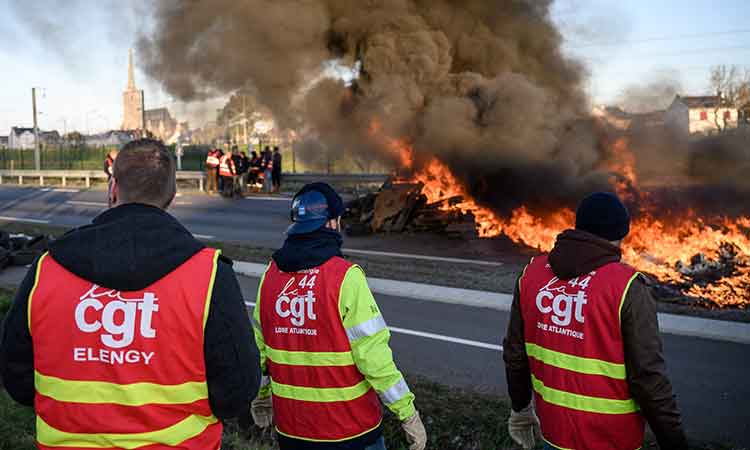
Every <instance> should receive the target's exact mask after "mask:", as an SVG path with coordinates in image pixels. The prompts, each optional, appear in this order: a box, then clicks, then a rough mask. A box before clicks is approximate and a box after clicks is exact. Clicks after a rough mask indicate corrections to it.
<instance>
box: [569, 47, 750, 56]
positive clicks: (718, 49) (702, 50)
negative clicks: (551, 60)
mask: <svg viewBox="0 0 750 450" xmlns="http://www.w3.org/2000/svg"><path fill="white" fill-rule="evenodd" d="M726 51H750V46H747V45H735V46H729V47H714V48H700V49H694V50H677V51H674V52H662V53H636V54H632V55H628V58H649V57H659V58H663V57H667V56H682V55H694V54H701V53H714V52H726ZM576 57H577V58H580V59H586V60H591V59H602V58H603V57H602V56H598V55H596V56H594V55H590V56H587V55H577V56H576ZM622 58H623V57H622V56H621V57H620V59H622Z"/></svg>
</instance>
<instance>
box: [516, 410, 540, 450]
mask: <svg viewBox="0 0 750 450" xmlns="http://www.w3.org/2000/svg"><path fill="white" fill-rule="evenodd" d="M508 433H509V434H510V437H511V438H512V439H513V440H514V441H515V442H516V443H517V444H518V445H520V446H521V447H523V448H524V449H525V450H528V449H532V448H534V445H535V444H536V440H537V439H539V440H542V430H541V428H540V426H539V418H538V417H537V416H536V412H535V411H534V403H533V402H531V403H529V406H527V407H525V408H524V409H522V410H521V411H520V412H515V411H513V410H512V409H511V410H510V418H509V419H508Z"/></svg>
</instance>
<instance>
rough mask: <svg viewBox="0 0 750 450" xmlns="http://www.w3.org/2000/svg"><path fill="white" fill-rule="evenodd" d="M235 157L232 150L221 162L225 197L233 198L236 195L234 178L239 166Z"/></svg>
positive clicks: (223, 156) (220, 169)
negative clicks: (235, 161)
mask: <svg viewBox="0 0 750 450" xmlns="http://www.w3.org/2000/svg"><path fill="white" fill-rule="evenodd" d="M233 156H234V153H233V149H230V150H229V151H227V152H224V154H223V155H222V156H221V159H220V160H219V176H220V177H221V179H222V183H223V185H224V186H223V187H224V189H222V192H221V194H222V195H223V196H224V197H232V196H233V195H234V176H235V175H236V174H237V166H236V165H235V164H234V158H232V157H233Z"/></svg>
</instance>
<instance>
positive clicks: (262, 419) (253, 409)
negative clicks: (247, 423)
mask: <svg viewBox="0 0 750 450" xmlns="http://www.w3.org/2000/svg"><path fill="white" fill-rule="evenodd" d="M250 414H251V415H252V416H253V422H255V425H257V426H259V427H260V428H268V427H270V426H271V424H272V423H273V401H272V400H271V396H270V395H269V396H267V397H257V398H256V399H255V400H253V402H252V403H250Z"/></svg>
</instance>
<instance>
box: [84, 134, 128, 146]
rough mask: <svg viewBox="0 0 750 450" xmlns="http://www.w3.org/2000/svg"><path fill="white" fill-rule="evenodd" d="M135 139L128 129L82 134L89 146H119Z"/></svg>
mask: <svg viewBox="0 0 750 450" xmlns="http://www.w3.org/2000/svg"><path fill="white" fill-rule="evenodd" d="M133 139H135V137H134V136H133V134H132V133H130V132H128V131H119V130H113V131H107V132H105V133H101V134H92V135H89V136H84V140H85V142H86V145H88V146H91V147H119V146H121V145H123V144H126V143H128V142H130V141H132V140H133Z"/></svg>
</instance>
